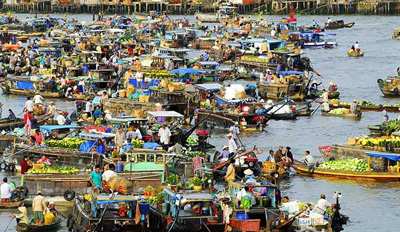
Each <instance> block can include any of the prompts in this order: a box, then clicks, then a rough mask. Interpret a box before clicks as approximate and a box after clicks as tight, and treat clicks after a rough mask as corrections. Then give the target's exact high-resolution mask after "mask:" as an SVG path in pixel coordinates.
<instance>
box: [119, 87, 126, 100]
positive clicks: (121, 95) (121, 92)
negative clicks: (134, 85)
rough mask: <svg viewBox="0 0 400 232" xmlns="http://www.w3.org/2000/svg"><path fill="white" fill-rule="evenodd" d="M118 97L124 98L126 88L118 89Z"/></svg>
mask: <svg viewBox="0 0 400 232" xmlns="http://www.w3.org/2000/svg"><path fill="white" fill-rule="evenodd" d="M119 97H120V98H126V90H124V89H123V90H120V91H119Z"/></svg>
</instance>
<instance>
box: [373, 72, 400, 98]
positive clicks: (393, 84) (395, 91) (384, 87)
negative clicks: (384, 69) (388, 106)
mask: <svg viewBox="0 0 400 232" xmlns="http://www.w3.org/2000/svg"><path fill="white" fill-rule="evenodd" d="M377 82H378V85H379V89H380V90H381V92H382V93H383V95H384V96H385V97H398V96H400V91H399V88H400V76H389V77H387V78H386V79H384V80H382V79H378V80H377Z"/></svg>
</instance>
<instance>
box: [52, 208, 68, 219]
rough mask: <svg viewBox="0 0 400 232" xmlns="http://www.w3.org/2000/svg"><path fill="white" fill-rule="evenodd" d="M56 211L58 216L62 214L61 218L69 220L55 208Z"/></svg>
mask: <svg viewBox="0 0 400 232" xmlns="http://www.w3.org/2000/svg"><path fill="white" fill-rule="evenodd" d="M54 211H56V212H57V213H58V214H60V215H61V217H63V218H64V219H66V218H67V217H65V216H64V214H62V213H61V212H60V211H58V210H56V209H55V208H54Z"/></svg>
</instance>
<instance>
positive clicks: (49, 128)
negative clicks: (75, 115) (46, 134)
mask: <svg viewBox="0 0 400 232" xmlns="http://www.w3.org/2000/svg"><path fill="white" fill-rule="evenodd" d="M79 128H82V127H81V126H72V125H46V126H40V130H42V131H52V130H61V129H79Z"/></svg>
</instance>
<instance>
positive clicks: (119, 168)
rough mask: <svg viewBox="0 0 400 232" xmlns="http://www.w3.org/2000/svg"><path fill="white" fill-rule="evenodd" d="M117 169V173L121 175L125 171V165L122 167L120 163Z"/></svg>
mask: <svg viewBox="0 0 400 232" xmlns="http://www.w3.org/2000/svg"><path fill="white" fill-rule="evenodd" d="M116 169H117V173H121V172H123V171H124V165H122V164H121V163H118V164H117V167H116Z"/></svg>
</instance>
